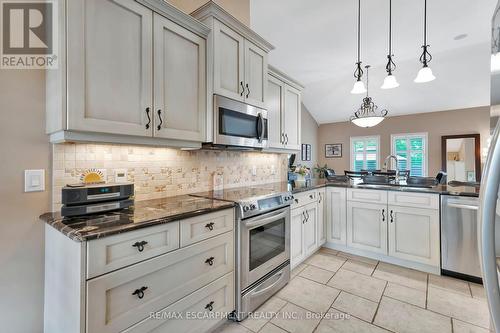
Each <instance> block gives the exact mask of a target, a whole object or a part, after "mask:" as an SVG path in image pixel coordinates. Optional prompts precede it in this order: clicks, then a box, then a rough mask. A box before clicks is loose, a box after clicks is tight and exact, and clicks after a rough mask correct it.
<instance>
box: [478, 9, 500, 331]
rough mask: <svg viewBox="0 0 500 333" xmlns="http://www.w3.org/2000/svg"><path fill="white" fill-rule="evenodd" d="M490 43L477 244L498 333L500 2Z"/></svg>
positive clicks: (499, 307) (499, 323) (499, 318)
mask: <svg viewBox="0 0 500 333" xmlns="http://www.w3.org/2000/svg"><path fill="white" fill-rule="evenodd" d="M491 31H492V43H491V46H492V47H491V62H492V63H491V108H492V112H491V115H492V117H491V122H492V128H493V126H494V125H495V123H496V125H495V130H494V132H493V136H492V137H491V141H490V148H489V152H488V157H487V160H486V164H485V167H484V169H483V177H482V178H481V179H482V182H481V193H480V196H479V200H480V204H479V213H478V220H479V232H478V243H479V251H480V257H481V270H482V273H483V283H484V288H485V290H486V296H487V299H488V305H489V309H490V314H491V318H492V321H493V324H494V326H495V331H496V332H497V333H500V284H499V275H500V141H499V135H500V123H498V118H499V117H498V115H499V107H500V1H499V2H498V4H497V6H496V8H495V12H494V14H493V19H492V30H491Z"/></svg>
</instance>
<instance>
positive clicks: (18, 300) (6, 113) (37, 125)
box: [0, 0, 250, 333]
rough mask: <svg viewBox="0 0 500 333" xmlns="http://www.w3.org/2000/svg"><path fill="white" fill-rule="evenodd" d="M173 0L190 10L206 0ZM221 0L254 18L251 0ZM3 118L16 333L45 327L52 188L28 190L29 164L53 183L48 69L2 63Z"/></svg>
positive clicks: (11, 314) (1, 272)
mask: <svg viewBox="0 0 500 333" xmlns="http://www.w3.org/2000/svg"><path fill="white" fill-rule="evenodd" d="M171 2H172V3H173V4H174V5H177V6H178V7H179V8H181V9H182V10H184V11H186V12H187V13H189V12H191V11H193V10H194V9H196V8H197V7H199V6H200V5H202V4H203V3H205V2H206V1H203V0H202V1H196V0H171ZM216 2H217V3H219V4H220V5H221V6H222V7H224V8H225V9H226V10H227V11H228V12H230V13H231V14H232V15H234V16H235V17H236V18H238V19H240V20H242V21H243V22H244V23H245V24H247V25H248V24H249V22H250V19H249V18H250V10H249V0H218V1H216ZM0 124H1V127H0V156H1V159H0V161H1V165H0V170H1V172H0V184H1V185H0V214H1V215H0V295H1V296H0V323H1V327H2V328H3V329H4V330H8V331H9V332H10V333H26V332H29V333H41V332H42V327H43V283H44V278H43V274H44V268H43V265H44V254H43V252H44V249H43V239H44V236H43V224H42V223H41V222H39V220H38V216H39V215H40V214H41V213H44V212H46V211H48V210H49V207H50V191H49V190H46V191H45V192H40V193H23V186H24V185H23V183H24V178H23V177H24V174H23V170H24V169H35V168H40V169H45V170H46V188H47V189H50V187H51V184H50V179H51V175H50V159H51V153H50V151H51V150H50V145H49V144H48V138H47V136H46V135H45V77H44V73H43V71H37V70H2V69H0Z"/></svg>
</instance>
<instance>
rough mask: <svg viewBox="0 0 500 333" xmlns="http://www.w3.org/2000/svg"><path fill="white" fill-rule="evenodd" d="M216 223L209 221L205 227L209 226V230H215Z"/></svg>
mask: <svg viewBox="0 0 500 333" xmlns="http://www.w3.org/2000/svg"><path fill="white" fill-rule="evenodd" d="M214 224H215V223H213V222H210V223H207V224H206V225H205V228H207V229H208V230H210V231H212V230H214Z"/></svg>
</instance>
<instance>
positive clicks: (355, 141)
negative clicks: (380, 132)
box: [351, 136, 380, 171]
mask: <svg viewBox="0 0 500 333" xmlns="http://www.w3.org/2000/svg"><path fill="white" fill-rule="evenodd" d="M379 146H380V137H379V136H361V137H351V168H352V170H354V171H361V170H375V169H378V168H379V160H380V158H379V153H380V152H379Z"/></svg>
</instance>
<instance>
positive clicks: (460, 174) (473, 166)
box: [441, 134, 481, 182]
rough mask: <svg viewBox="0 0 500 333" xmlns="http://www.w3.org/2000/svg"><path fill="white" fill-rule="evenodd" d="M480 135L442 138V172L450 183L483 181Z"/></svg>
mask: <svg viewBox="0 0 500 333" xmlns="http://www.w3.org/2000/svg"><path fill="white" fill-rule="evenodd" d="M480 142H481V141H480V136H479V134H462V135H446V136H442V137H441V163H442V170H443V171H446V173H447V175H448V182H450V181H453V180H455V181H460V182H479V181H481V148H480Z"/></svg>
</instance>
